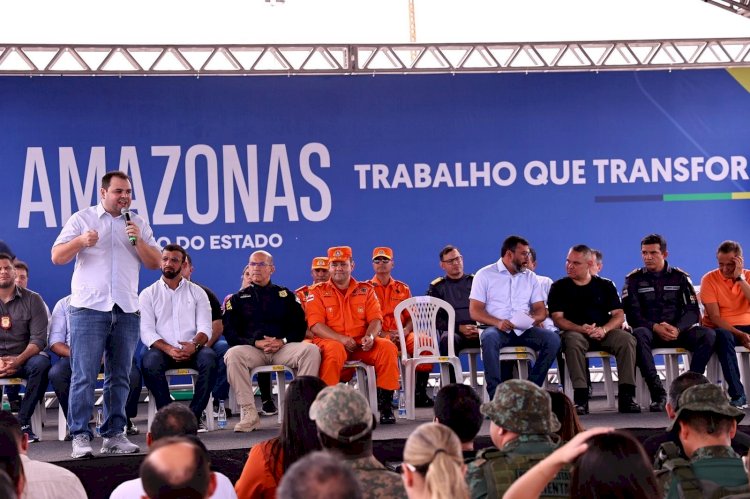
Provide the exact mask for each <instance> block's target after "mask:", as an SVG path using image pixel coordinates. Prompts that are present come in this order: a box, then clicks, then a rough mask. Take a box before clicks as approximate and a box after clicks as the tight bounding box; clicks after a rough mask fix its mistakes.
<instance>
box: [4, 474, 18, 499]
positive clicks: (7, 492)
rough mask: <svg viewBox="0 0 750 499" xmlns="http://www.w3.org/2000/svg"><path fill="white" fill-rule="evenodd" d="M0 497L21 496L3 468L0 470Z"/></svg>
mask: <svg viewBox="0 0 750 499" xmlns="http://www.w3.org/2000/svg"><path fill="white" fill-rule="evenodd" d="M0 497H21V496H20V494H19V493H18V490H16V486H15V484H14V483H13V480H11V479H10V477H9V476H8V474H7V473H6V472H5V471H3V470H0Z"/></svg>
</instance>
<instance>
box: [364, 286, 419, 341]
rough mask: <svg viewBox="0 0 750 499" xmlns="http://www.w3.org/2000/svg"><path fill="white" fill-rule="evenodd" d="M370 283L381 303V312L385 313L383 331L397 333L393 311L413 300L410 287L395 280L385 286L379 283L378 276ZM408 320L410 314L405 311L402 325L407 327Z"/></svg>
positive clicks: (402, 315) (402, 316)
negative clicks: (404, 302)
mask: <svg viewBox="0 0 750 499" xmlns="http://www.w3.org/2000/svg"><path fill="white" fill-rule="evenodd" d="M369 283H370V284H372V287H373V288H374V289H375V294H376V295H377V297H378V300H379V301H380V310H381V311H382V313H383V331H396V329H397V328H396V319H395V317H394V316H393V311H394V310H396V305H398V304H399V303H401V302H402V301H404V300H406V299H407V298H411V290H410V289H409V286H407V285H406V283H404V282H401V281H397V280H396V279H393V278H391V280H390V281H389V282H388V284H386V285H385V286H383V285H382V284H380V281H378V278H377V276H374V277H373V278H372V279H370V281H369ZM407 320H409V313H408V312H406V311H404V312H403V313H402V314H401V324H404V325H406V321H407Z"/></svg>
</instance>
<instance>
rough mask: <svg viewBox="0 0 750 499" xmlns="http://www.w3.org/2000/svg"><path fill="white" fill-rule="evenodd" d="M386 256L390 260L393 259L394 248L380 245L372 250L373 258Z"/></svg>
mask: <svg viewBox="0 0 750 499" xmlns="http://www.w3.org/2000/svg"><path fill="white" fill-rule="evenodd" d="M379 257H380V258H382V257H385V258H387V259H389V260H393V250H392V249H391V248H389V247H387V246H378V247H377V248H375V249H374V250H372V259H373V260H374V259H376V258H379Z"/></svg>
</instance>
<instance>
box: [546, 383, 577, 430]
mask: <svg viewBox="0 0 750 499" xmlns="http://www.w3.org/2000/svg"><path fill="white" fill-rule="evenodd" d="M548 393H549V396H550V399H552V412H553V413H554V414H555V416H557V420H558V421H559V422H560V429H559V430H557V431H556V432H555V433H557V434H558V435H560V439H562V441H563V442H567V441H569V440H570V439H571V438H573V437H575V436H576V435H578V434H579V433H581V432H582V431H583V426H582V425H581V420H580V419H578V413H576V408H575V405H573V401H572V400H570V399H569V398H568V396H567V395H565V394H564V393H563V392H559V391H557V390H555V391H548Z"/></svg>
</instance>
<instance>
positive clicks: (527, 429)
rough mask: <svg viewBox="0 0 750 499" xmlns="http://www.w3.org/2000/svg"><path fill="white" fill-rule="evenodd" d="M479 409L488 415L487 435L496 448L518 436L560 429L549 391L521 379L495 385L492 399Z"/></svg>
mask: <svg viewBox="0 0 750 499" xmlns="http://www.w3.org/2000/svg"><path fill="white" fill-rule="evenodd" d="M480 410H481V412H482V414H484V415H485V416H487V417H488V418H490V421H491V423H490V438H491V439H492V443H494V444H495V446H496V447H498V448H502V447H503V446H504V445H505V444H507V443H508V442H510V441H512V440H515V439H516V438H517V437H518V436H519V435H548V434H551V433H555V432H556V431H557V430H559V429H560V422H559V421H558V420H557V416H555V415H554V414H553V413H552V401H551V400H550V396H549V393H547V391H546V390H543V389H542V388H540V387H538V386H537V385H535V384H534V383H532V382H530V381H527V380H524V379H510V380H508V381H505V382H504V383H501V384H500V385H498V387H497V389H496V390H495V396H494V397H493V399H492V401H491V402H487V403H485V404H482V406H481V408H480Z"/></svg>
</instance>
